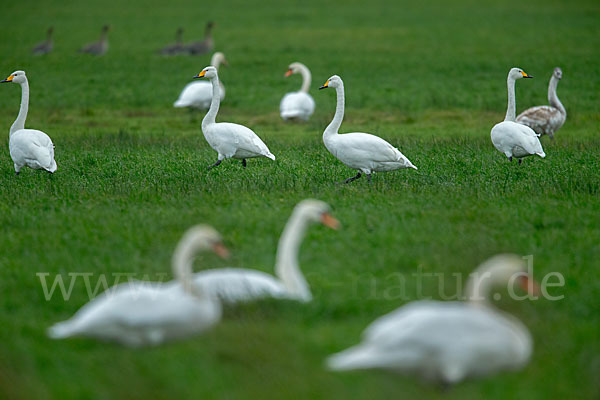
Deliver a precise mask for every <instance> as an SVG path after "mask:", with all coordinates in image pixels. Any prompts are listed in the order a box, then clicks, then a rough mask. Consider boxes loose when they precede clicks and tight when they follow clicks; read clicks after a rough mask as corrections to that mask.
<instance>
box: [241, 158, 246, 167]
mask: <svg viewBox="0 0 600 400" xmlns="http://www.w3.org/2000/svg"><path fill="white" fill-rule="evenodd" d="M242 167H244V168H246V159H245V158H242Z"/></svg>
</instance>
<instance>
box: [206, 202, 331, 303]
mask: <svg viewBox="0 0 600 400" xmlns="http://www.w3.org/2000/svg"><path fill="white" fill-rule="evenodd" d="M317 222H318V223H321V224H323V225H325V226H328V227H330V228H332V229H337V228H338V226H339V222H338V221H337V220H336V219H335V218H334V217H332V216H331V214H330V207H329V205H328V204H327V203H324V202H322V201H319V200H312V199H307V200H302V201H301V202H300V203H298V204H297V205H296V207H295V208H294V211H293V213H292V216H291V217H290V219H289V220H288V222H287V224H286V226H285V229H284V230H283V233H282V235H281V238H280V239H279V246H278V248H277V261H276V264H275V275H276V276H273V275H270V274H267V273H264V272H262V271H258V270H253V269H242V268H223V269H212V270H207V271H202V272H198V273H196V274H195V275H194V285H197V286H199V287H201V289H202V290H203V291H205V292H210V293H211V294H212V295H215V296H218V297H219V298H220V299H221V300H223V301H225V302H228V303H235V302H241V301H249V300H254V299H259V298H265V297H274V298H287V299H293V300H300V301H310V300H311V299H312V295H311V293H310V289H309V286H308V284H307V283H306V280H305V279H304V276H303V275H302V271H300V268H299V266H298V249H299V247H300V243H301V241H302V238H303V236H304V232H305V231H306V229H307V228H308V225H309V224H310V223H317Z"/></svg>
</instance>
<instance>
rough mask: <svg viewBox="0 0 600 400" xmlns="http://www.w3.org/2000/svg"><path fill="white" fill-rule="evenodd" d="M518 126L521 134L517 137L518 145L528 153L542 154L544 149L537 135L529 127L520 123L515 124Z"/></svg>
mask: <svg viewBox="0 0 600 400" xmlns="http://www.w3.org/2000/svg"><path fill="white" fill-rule="evenodd" d="M515 125H516V126H517V127H518V130H519V131H520V133H521V135H520V137H519V143H518V145H519V146H521V147H522V148H523V149H525V151H527V152H528V153H529V154H540V155H542V154H543V155H544V156H545V153H544V149H543V148H542V143H541V142H540V139H539V135H538V134H537V133H536V132H535V131H534V130H533V129H531V128H530V127H528V126H526V125H522V124H515Z"/></svg>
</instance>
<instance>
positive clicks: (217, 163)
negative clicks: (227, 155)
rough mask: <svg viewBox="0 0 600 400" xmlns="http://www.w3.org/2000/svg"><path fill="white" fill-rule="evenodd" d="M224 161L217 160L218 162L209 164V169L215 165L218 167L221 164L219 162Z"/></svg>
mask: <svg viewBox="0 0 600 400" xmlns="http://www.w3.org/2000/svg"><path fill="white" fill-rule="evenodd" d="M222 162H223V160H217V162H216V163H214V164H212V165H209V166H208V169H211V168H214V167H218V166H219V164H221V163H222Z"/></svg>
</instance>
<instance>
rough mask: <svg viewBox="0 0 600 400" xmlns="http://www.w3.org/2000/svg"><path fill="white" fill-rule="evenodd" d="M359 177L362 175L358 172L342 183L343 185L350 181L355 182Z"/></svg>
mask: <svg viewBox="0 0 600 400" xmlns="http://www.w3.org/2000/svg"><path fill="white" fill-rule="evenodd" d="M361 175H362V174H361V173H360V172H359V173H358V174H356V176H353V177H351V178H348V179H346V180H345V181H344V183H350V182H352V181H355V180H357V179H358V178H360V177H361Z"/></svg>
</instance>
